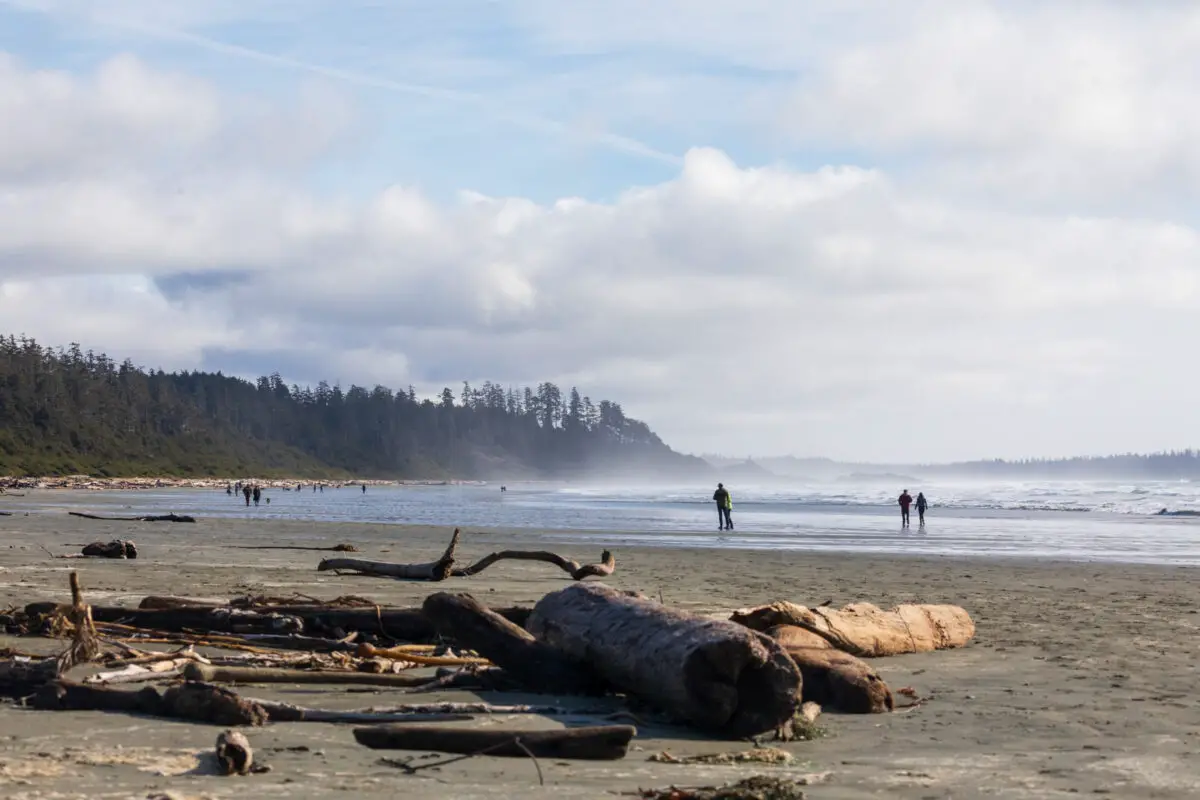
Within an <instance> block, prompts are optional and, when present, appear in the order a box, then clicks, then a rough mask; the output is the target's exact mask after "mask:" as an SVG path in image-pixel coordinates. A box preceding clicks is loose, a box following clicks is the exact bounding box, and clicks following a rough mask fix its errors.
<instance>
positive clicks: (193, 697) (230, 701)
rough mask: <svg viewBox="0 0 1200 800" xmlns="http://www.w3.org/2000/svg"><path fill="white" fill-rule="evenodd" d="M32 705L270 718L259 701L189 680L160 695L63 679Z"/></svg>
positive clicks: (232, 719) (210, 718)
mask: <svg viewBox="0 0 1200 800" xmlns="http://www.w3.org/2000/svg"><path fill="white" fill-rule="evenodd" d="M32 704H33V707H34V708H38V709H43V710H47V711H122V712H125V713H130V714H146V715H149V716H156V717H171V718H174V719H186V720H191V721H192V722H205V723H211V724H214V725H262V724H264V723H266V722H267V719H268V715H267V712H266V710H265V709H263V707H262V706H260V705H258V704H257V703H254V702H252V701H249V700H246V699H245V698H243V697H239V696H238V695H237V694H235V693H234V692H231V691H229V690H228V689H222V688H220V687H219V686H210V685H209V684H204V683H185V684H182V685H180V686H173V687H171V688H170V689H167V690H166V691H165V692H163V693H162V694H159V692H158V690H156V689H154V688H153V687H150V686H147V687H145V688H143V689H140V690H138V691H136V692H130V691H125V690H122V689H110V688H107V687H103V686H84V685H82V684H78V683H72V682H69V681H64V680H59V681H56V682H54V683H51V684H48V685H46V686H45V687H43V688H42V690H41V691H40V692H38V693H37V694H36V695H34V697H33V701H32Z"/></svg>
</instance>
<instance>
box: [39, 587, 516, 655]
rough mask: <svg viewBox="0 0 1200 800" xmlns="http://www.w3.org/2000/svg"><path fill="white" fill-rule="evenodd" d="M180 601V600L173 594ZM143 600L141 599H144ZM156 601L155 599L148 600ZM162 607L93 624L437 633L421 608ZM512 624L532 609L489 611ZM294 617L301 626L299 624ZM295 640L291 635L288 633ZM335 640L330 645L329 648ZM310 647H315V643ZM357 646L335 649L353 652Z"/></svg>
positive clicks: (96, 615) (99, 616)
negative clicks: (297, 622)
mask: <svg viewBox="0 0 1200 800" xmlns="http://www.w3.org/2000/svg"><path fill="white" fill-rule="evenodd" d="M175 599H182V598H172V600H175ZM143 602H145V601H143ZM152 602H153V603H154V604H156V605H157V604H158V602H159V598H155V600H154V601H152ZM163 605H165V606H167V607H163V608H126V607H124V606H92V617H93V619H95V620H96V621H97V622H113V623H120V624H124V625H129V626H131V627H134V628H138V629H141V630H147V631H167V632H173V633H182V632H184V631H217V632H223V633H254V634H266V635H276V634H279V633H280V632H281V631H286V630H289V629H297V628H300V629H303V630H304V631H307V633H308V635H309V636H310V637H312V636H316V635H318V634H324V635H329V636H332V637H336V638H337V639H343V638H345V637H346V635H347V634H349V633H353V632H356V631H357V632H361V633H364V634H372V635H374V636H380V637H383V638H386V639H390V640H392V641H398V642H419V643H431V642H436V641H437V638H438V635H437V630H436V629H435V628H434V626H433V623H432V622H431V621H430V619H429V618H428V617H427V616H425V613H424V612H423V611H422V610H421V609H419V608H392V607H383V606H378V607H374V608H339V607H336V606H321V605H294V606H290V605H289V606H263V607H261V608H258V607H245V608H231V607H229V606H224V605H222V606H214V605H211V604H206V603H205V602H204V601H193V602H192V603H181V604H178V605H176V604H173V603H163ZM67 608H69V607H68V606H63V605H60V604H58V603H48V602H39V603H30V604H28V605H26V606H25V608H24V612H25V615H26V616H27V617H29V618H31V619H36V618H38V617H45V616H47V615H50V614H54V613H58V612H61V611H63V610H65V609H67ZM493 610H494V611H495V612H496V613H497V614H499V615H500V616H502V617H504V618H505V619H507V620H509V621H510V622H512V623H514V624H516V625H524V624H525V622H526V621H527V620H528V619H529V613H530V609H528V608H523V607H511V608H497V609H493ZM296 620H300V621H301V624H300V625H299V626H297V624H296ZM289 638H293V637H289ZM295 639H296V645H295V646H296V647H300V648H303V647H307V646H309V643H308V640H303V641H302V640H301V638H300V637H295ZM262 643H263V644H264V646H273V647H287V646H288V644H287V641H285V640H283V639H280V640H279V641H271V642H270V643H268V642H267V641H266V640H263V641H262ZM332 645H333V643H330V646H332ZM311 646H313V647H317V646H318V645H317V643H316V642H315V641H312V642H311ZM354 648H355V645H346V646H344V647H338V648H337V649H339V650H353V649H354Z"/></svg>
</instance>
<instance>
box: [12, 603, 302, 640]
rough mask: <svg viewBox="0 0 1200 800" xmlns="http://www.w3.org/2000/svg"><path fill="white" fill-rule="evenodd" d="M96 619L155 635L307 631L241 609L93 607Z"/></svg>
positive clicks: (37, 610)
mask: <svg viewBox="0 0 1200 800" xmlns="http://www.w3.org/2000/svg"><path fill="white" fill-rule="evenodd" d="M58 608H60V607H58V606H56V605H55V604H54V603H30V604H29V605H27V606H25V613H26V615H28V616H30V617H36V616H39V615H46V614H52V613H55V612H56V611H57V610H58ZM92 619H93V620H95V621H96V622H110V623H119V624H123V625H129V626H130V627H134V628H143V629H148V630H155V631H172V632H176V633H181V632H183V631H188V630H201V631H220V632H223V633H267V634H288V633H300V632H302V631H303V630H304V621H303V620H302V619H300V618H299V617H297V616H294V615H291V614H281V613H278V612H275V611H271V612H258V611H247V610H243V609H238V608H179V609H164V610H143V609H137V608H123V607H121V606H92Z"/></svg>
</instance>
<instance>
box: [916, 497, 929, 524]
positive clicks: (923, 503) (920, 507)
mask: <svg viewBox="0 0 1200 800" xmlns="http://www.w3.org/2000/svg"><path fill="white" fill-rule="evenodd" d="M927 508H929V501H928V500H926V499H925V493H924V492H917V519H918V520H919V521H920V524H921V525H924V524H925V509H927Z"/></svg>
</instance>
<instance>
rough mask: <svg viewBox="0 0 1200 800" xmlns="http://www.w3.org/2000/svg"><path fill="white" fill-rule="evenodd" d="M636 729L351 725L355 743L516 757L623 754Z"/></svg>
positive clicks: (616, 756) (593, 757) (604, 758)
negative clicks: (473, 728) (526, 728)
mask: <svg viewBox="0 0 1200 800" xmlns="http://www.w3.org/2000/svg"><path fill="white" fill-rule="evenodd" d="M636 734H637V728H634V727H633V726H632V725H597V726H593V727H586V728H563V729H561V730H549V731H546V730H542V731H522V730H472V729H470V728H439V727H433V726H423V727H416V726H409V725H401V726H392V725H379V726H374V727H370V728H355V729H354V738H355V739H357V740H358V743H359V744H362V745H366V746H367V747H370V748H372V749H376V750H421V751H436V752H442V753H461V754H464V755H489V756H510V757H516V758H528V757H529V756H531V755H532V756H535V757H538V758H564V759H581V760H601V761H611V760H616V759H620V758H624V757H625V754H626V753H627V752H628V751H629V742H630V741H631V740H632V739H633V737H634V736H635V735H636Z"/></svg>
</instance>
